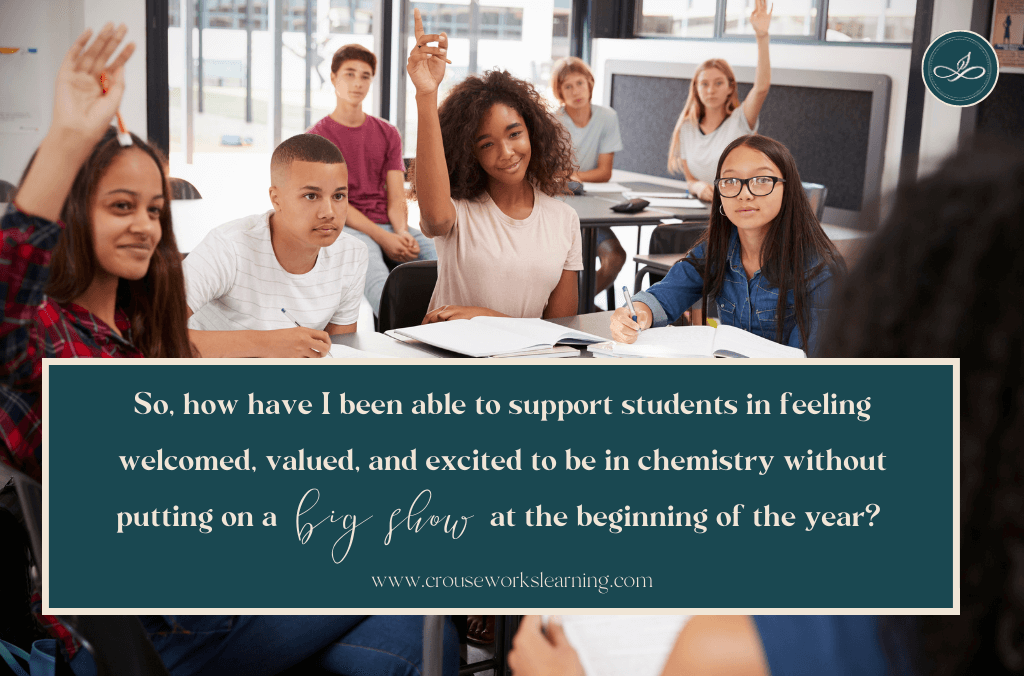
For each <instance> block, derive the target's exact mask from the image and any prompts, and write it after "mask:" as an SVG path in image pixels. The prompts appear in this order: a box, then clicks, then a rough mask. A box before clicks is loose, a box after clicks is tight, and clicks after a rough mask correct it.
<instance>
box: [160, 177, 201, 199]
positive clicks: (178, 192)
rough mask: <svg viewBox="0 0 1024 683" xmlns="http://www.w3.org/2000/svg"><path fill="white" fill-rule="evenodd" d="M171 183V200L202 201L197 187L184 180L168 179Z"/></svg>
mask: <svg viewBox="0 0 1024 683" xmlns="http://www.w3.org/2000/svg"><path fill="white" fill-rule="evenodd" d="M168 180H169V181H170V183H171V199H202V198H203V195H201V194H199V190H197V189H196V186H195V185H193V184H192V183H190V182H189V181H187V180H184V179H182V178H168Z"/></svg>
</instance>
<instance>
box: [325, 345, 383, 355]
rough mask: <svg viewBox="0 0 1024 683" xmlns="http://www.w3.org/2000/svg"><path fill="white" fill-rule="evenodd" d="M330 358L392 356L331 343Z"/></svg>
mask: <svg viewBox="0 0 1024 683" xmlns="http://www.w3.org/2000/svg"><path fill="white" fill-rule="evenodd" d="M331 358H394V356H389V355H387V354H383V353H370V352H369V351H360V350H359V349H353V348H352V347H351V346H345V345H344V344H331Z"/></svg>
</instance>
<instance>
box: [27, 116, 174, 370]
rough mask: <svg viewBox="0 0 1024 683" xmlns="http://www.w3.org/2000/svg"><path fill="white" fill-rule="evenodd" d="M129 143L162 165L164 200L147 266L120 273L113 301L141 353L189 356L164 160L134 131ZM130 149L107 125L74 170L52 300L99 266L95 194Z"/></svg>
mask: <svg viewBox="0 0 1024 683" xmlns="http://www.w3.org/2000/svg"><path fill="white" fill-rule="evenodd" d="M132 145H133V147H137V148H138V149H140V150H142V151H143V152H145V153H146V154H148V155H149V156H150V158H152V159H153V163H155V164H156V165H157V168H158V169H160V182H161V184H162V185H163V191H164V206H163V208H162V209H161V210H160V232H161V234H160V242H159V243H158V244H157V246H156V250H155V251H154V252H153V256H152V257H151V258H150V260H149V270H147V271H146V275H145V276H144V277H143V278H142V279H140V280H126V279H124V278H121V280H120V282H119V283H118V286H117V306H118V307H119V308H121V309H122V310H123V311H124V312H125V314H126V315H127V316H128V321H129V323H130V329H131V335H132V342H133V343H134V344H135V346H136V348H138V349H139V351H141V352H142V354H143V355H145V356H146V357H148V358H191V357H192V356H193V351H192V345H191V344H190V343H189V338H188V329H187V325H188V306H187V304H186V303H185V278H184V276H183V275H182V271H181V253H180V252H179V251H178V243H177V241H176V240H175V239H174V229H173V228H172V226H171V189H170V185H169V183H168V181H167V174H166V173H165V172H164V169H165V168H166V161H165V160H164V159H163V156H162V155H161V154H160V153H159V152H158V151H157V150H156V149H154V148H153V147H151V146H150V145H149V144H147V143H146V142H145V141H144V140H142V139H141V138H139V137H138V136H136V135H134V134H133V135H132ZM129 149H132V148H131V147H122V146H121V145H120V144H119V143H118V141H117V130H116V129H115V128H113V127H111V128H110V129H108V130H107V132H106V133H105V134H104V135H103V138H102V139H101V140H100V141H99V143H97V144H96V146H95V147H94V148H93V150H92V154H90V155H89V158H88V160H87V161H86V162H85V164H83V165H82V168H81V169H80V170H79V171H78V175H77V176H75V181H74V183H73V184H72V186H71V192H70V193H69V194H68V197H67V199H66V200H65V201H64V206H63V207H62V209H61V213H60V219H61V221H62V222H63V223H64V230H63V231H62V232H61V236H60V239H58V240H57V246H56V247H54V250H53V256H52V258H51V261H50V279H49V281H48V282H47V285H46V294H47V295H48V296H49V297H50V298H52V299H53V300H54V301H57V302H59V303H62V304H66V303H68V302H70V301H73V300H74V299H76V298H78V297H79V296H81V295H82V294H83V293H85V291H86V290H87V289H88V288H89V285H90V284H92V281H93V279H94V278H95V277H96V274H97V273H98V272H99V270H100V265H99V261H98V260H97V258H96V252H95V250H94V249H93V235H92V205H93V200H94V199H95V195H96V188H97V186H98V185H99V182H100V180H101V179H102V178H103V176H104V174H105V173H106V172H107V169H108V168H110V165H111V164H112V163H113V162H114V160H115V159H116V158H117V157H118V155H120V154H121V153H122V152H124V151H126V150H129ZM31 163H32V162H31V161H30V162H29V165H30V166H31ZM26 173H27V170H26Z"/></svg>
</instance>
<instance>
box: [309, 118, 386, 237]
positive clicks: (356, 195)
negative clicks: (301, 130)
mask: <svg viewBox="0 0 1024 683" xmlns="http://www.w3.org/2000/svg"><path fill="white" fill-rule="evenodd" d="M309 132H310V133H313V134H314V135H319V136H321V137H325V138H327V139H328V140H330V141H331V142H333V143H334V144H335V145H337V146H338V149H340V150H341V154H342V156H344V157H345V163H346V164H347V165H348V201H349V204H351V205H352V206H354V207H355V208H357V209H359V211H361V212H362V213H363V214H364V215H365V216H366V217H367V218H369V219H370V220H371V221H373V222H374V223H390V222H391V221H390V220H389V219H388V192H387V175H388V171H402V172H405V162H404V161H403V160H402V138H401V137H399V135H398V129H397V128H395V127H394V126H392V125H391V124H390V123H388V122H387V121H384V120H382V119H378V118H377V117H376V116H370V115H367V116H366V120H365V121H363V125H361V126H358V127H356V128H349V127H348V126H343V125H341V124H340V123H338V122H337V121H335V120H334V119H332V118H331V117H330V116H325V117H324V118H322V119H320V120H319V121H317V122H316V124H315V125H314V126H313V127H312V128H310V129H309Z"/></svg>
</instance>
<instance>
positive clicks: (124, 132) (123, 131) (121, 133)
mask: <svg viewBox="0 0 1024 683" xmlns="http://www.w3.org/2000/svg"><path fill="white" fill-rule="evenodd" d="M109 82H110V79H109V78H108V77H107V74H105V73H103V74H100V87H102V88H103V94H104V95H106V94H107V90H109ZM117 142H118V143H119V144H120V145H121V146H122V147H131V146H132V135H131V133H129V132H128V129H127V128H126V127H125V125H124V119H122V118H121V112H120V111H118V112H117Z"/></svg>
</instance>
